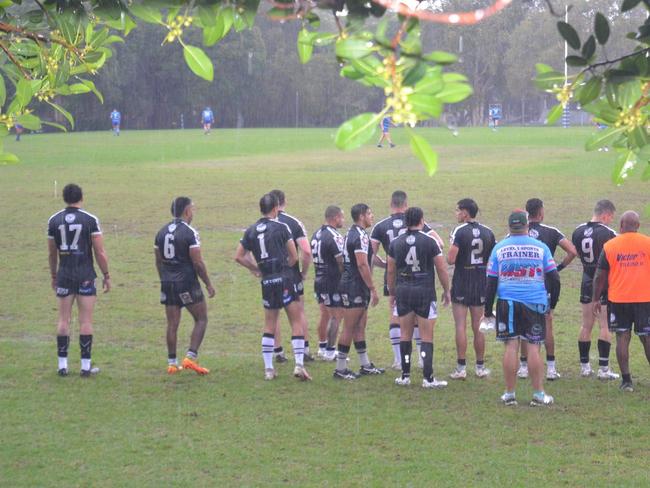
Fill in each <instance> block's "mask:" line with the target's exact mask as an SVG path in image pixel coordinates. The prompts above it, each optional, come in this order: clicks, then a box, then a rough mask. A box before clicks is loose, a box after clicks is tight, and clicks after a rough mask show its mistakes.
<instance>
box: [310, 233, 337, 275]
mask: <svg viewBox="0 0 650 488" xmlns="http://www.w3.org/2000/svg"><path fill="white" fill-rule="evenodd" d="M311 253H312V260H313V262H314V268H315V270H316V281H323V280H328V281H334V280H335V281H338V280H339V279H340V276H341V273H340V271H339V266H338V261H337V260H336V258H337V257H338V256H341V255H342V254H343V236H341V234H339V233H338V232H337V231H336V229H334V228H333V227H332V226H329V225H323V226H322V227H321V228H320V229H318V230H317V231H316V232H314V235H313V236H312V238H311Z"/></svg>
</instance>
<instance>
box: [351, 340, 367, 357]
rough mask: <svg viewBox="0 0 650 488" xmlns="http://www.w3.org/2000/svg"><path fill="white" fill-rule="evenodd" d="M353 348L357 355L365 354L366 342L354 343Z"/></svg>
mask: <svg viewBox="0 0 650 488" xmlns="http://www.w3.org/2000/svg"><path fill="white" fill-rule="evenodd" d="M354 348H355V349H356V350H357V353H359V354H362V353H364V352H366V349H367V346H366V341H355V343H354Z"/></svg>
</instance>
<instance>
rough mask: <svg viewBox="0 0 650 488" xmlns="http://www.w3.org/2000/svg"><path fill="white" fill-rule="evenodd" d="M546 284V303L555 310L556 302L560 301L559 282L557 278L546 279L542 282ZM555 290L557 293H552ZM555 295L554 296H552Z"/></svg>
mask: <svg viewBox="0 0 650 488" xmlns="http://www.w3.org/2000/svg"><path fill="white" fill-rule="evenodd" d="M544 284H545V285H546V291H547V293H548V303H549V307H550V309H551V310H555V307H556V306H557V302H559V301H560V289H561V285H560V282H559V281H557V280H554V281H552V280H546V282H545V283H544ZM555 291H557V293H553V292H555ZM553 295H555V297H553Z"/></svg>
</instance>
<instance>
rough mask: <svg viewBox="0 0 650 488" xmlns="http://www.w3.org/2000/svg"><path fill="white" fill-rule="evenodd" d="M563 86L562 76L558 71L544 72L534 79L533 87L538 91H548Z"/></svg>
mask: <svg viewBox="0 0 650 488" xmlns="http://www.w3.org/2000/svg"><path fill="white" fill-rule="evenodd" d="M563 85H564V74H562V73H560V72H558V71H545V72H543V73H540V74H538V75H537V77H536V78H535V86H536V87H537V88H539V89H540V90H550V89H552V88H553V87H555V86H563Z"/></svg>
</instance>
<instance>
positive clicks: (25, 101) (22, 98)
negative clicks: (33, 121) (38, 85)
mask: <svg viewBox="0 0 650 488" xmlns="http://www.w3.org/2000/svg"><path fill="white" fill-rule="evenodd" d="M33 96H34V91H33V90H32V84H31V83H30V82H29V80H26V79H25V78H21V79H20V80H19V81H18V85H17V86H16V101H17V102H18V105H19V106H20V108H22V107H26V106H27V105H29V102H31V100H32V97H33Z"/></svg>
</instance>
